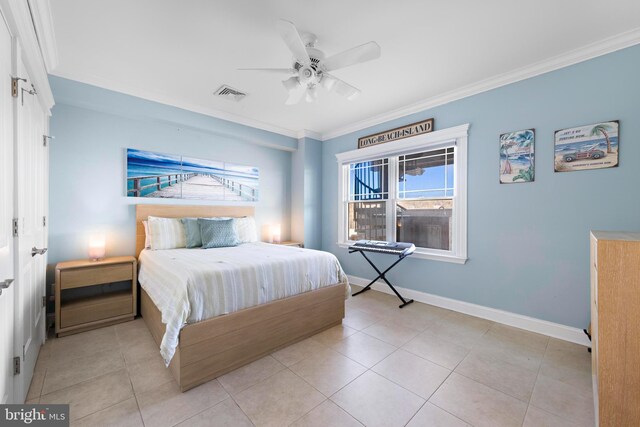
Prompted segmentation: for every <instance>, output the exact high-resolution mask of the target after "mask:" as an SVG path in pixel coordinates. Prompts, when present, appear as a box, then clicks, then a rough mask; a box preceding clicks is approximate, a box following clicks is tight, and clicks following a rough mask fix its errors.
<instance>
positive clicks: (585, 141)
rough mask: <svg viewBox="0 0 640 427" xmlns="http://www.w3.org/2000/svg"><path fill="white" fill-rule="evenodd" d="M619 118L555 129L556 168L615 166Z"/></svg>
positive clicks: (617, 149)
mask: <svg viewBox="0 0 640 427" xmlns="http://www.w3.org/2000/svg"><path fill="white" fill-rule="evenodd" d="M619 128H620V126H619V122H618V121H617V120H613V121H610V122H602V123H595V124H592V125H586V126H579V127H575V128H569V129H562V130H558V131H556V133H555V137H554V142H555V160H554V165H555V171H556V172H572V171H577V170H589V169H602V168H612V167H616V166H618V160H619V159H618V153H619V147H620V141H619V139H618V131H619Z"/></svg>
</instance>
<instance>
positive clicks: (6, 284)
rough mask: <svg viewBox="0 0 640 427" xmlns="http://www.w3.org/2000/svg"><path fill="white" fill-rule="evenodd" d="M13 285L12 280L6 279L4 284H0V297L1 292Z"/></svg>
mask: <svg viewBox="0 0 640 427" xmlns="http://www.w3.org/2000/svg"><path fill="white" fill-rule="evenodd" d="M12 283H13V279H7V280H5V281H4V282H0V295H2V290H3V289H7V288H8V287H9V286H11V284H12Z"/></svg>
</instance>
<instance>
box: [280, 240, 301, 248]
mask: <svg viewBox="0 0 640 427" xmlns="http://www.w3.org/2000/svg"><path fill="white" fill-rule="evenodd" d="M276 245H282V246H295V247H298V248H304V243H302V242H294V241H291V240H287V241H284V242H280V243H276Z"/></svg>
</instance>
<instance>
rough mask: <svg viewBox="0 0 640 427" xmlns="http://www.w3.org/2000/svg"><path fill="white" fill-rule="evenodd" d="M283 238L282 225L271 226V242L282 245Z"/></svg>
mask: <svg viewBox="0 0 640 427" xmlns="http://www.w3.org/2000/svg"><path fill="white" fill-rule="evenodd" d="M281 237H282V227H281V226H280V224H275V225H272V226H271V241H272V242H273V243H280V242H281Z"/></svg>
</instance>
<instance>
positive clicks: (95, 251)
mask: <svg viewBox="0 0 640 427" xmlns="http://www.w3.org/2000/svg"><path fill="white" fill-rule="evenodd" d="M106 240H107V239H106V237H105V235H104V233H94V234H91V235H90V236H89V259H91V260H93V261H98V260H99V259H102V258H104V256H105V247H106Z"/></svg>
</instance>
